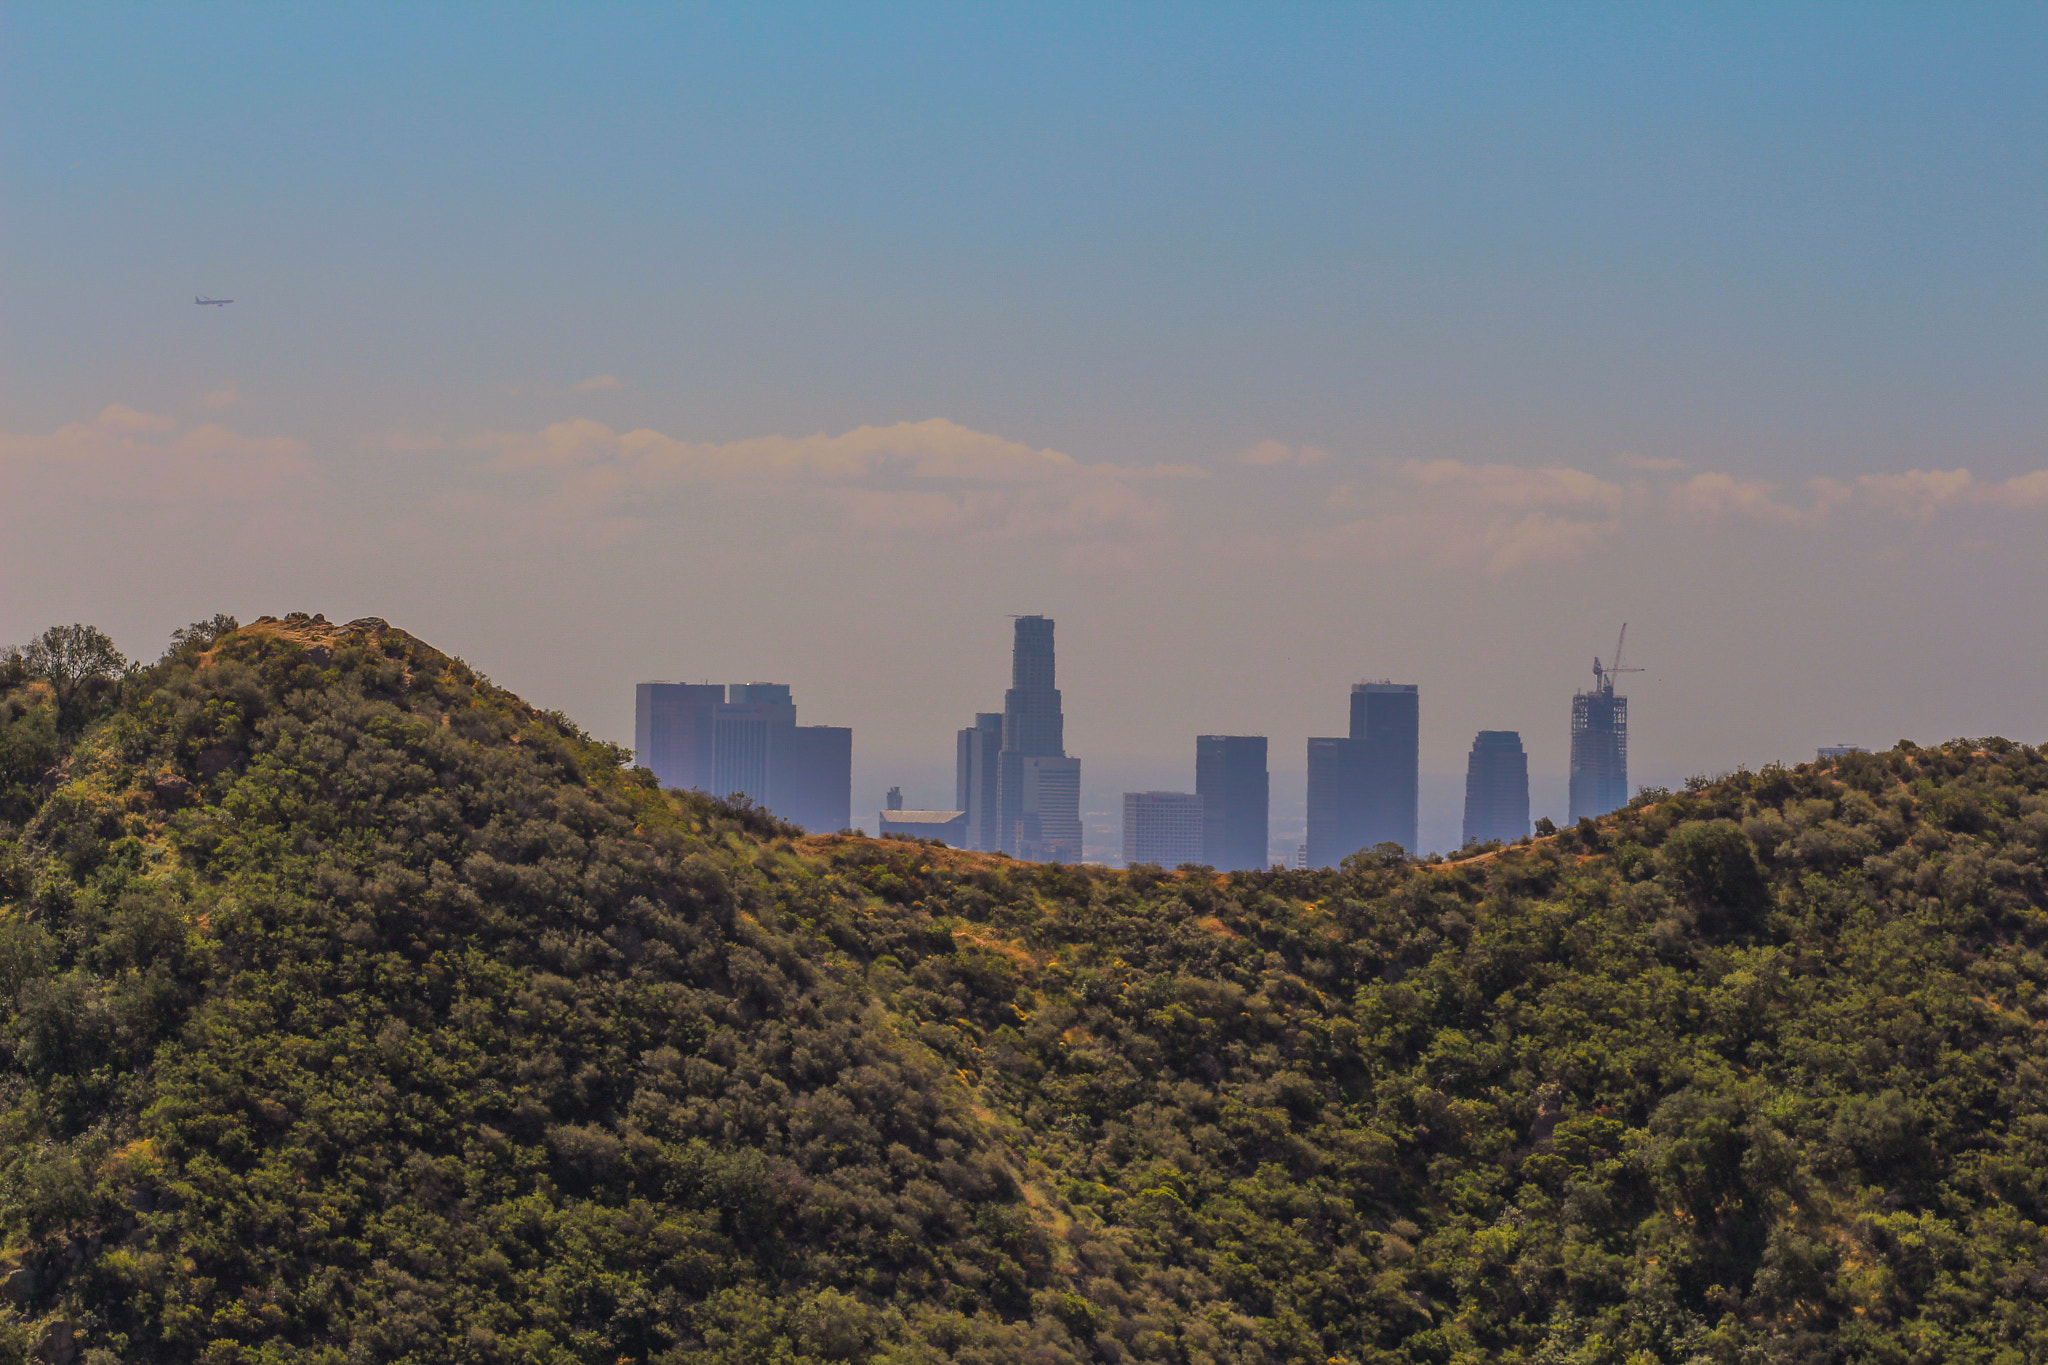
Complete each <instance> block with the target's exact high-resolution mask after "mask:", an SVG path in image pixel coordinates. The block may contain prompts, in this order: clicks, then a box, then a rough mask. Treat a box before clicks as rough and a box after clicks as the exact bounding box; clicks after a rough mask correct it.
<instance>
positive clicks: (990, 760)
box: [953, 711, 1003, 849]
mask: <svg viewBox="0 0 2048 1365" xmlns="http://www.w3.org/2000/svg"><path fill="white" fill-rule="evenodd" d="M1002 749H1003V713H1002V712H1000V711H978V712H976V713H975V716H974V724H973V725H971V726H969V727H968V728H967V729H965V730H962V731H960V732H959V733H958V734H957V736H956V737H955V744H954V757H953V804H954V805H956V806H958V807H959V808H960V809H961V810H963V811H965V812H966V813H967V832H966V834H964V835H962V836H961V838H962V840H963V844H962V846H963V847H965V848H979V849H995V848H1000V847H1001V846H1002V839H1001V836H1000V835H999V834H998V833H997V831H998V830H999V829H1000V828H1001V825H1000V822H999V815H1000V812H999V806H1000V793H1001V791H1002V787H1001V785H1000V783H998V781H997V773H996V767H997V759H998V755H1000V754H1001V753H1002Z"/></svg>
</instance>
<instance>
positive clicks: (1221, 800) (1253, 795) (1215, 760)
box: [1124, 735, 1270, 872]
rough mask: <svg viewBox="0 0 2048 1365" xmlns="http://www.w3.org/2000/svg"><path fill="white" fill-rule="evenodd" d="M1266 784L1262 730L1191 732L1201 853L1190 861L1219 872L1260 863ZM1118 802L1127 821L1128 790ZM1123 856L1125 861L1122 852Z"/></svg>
mask: <svg viewBox="0 0 2048 1365" xmlns="http://www.w3.org/2000/svg"><path fill="white" fill-rule="evenodd" d="M1268 787H1269V782H1268V776H1267V772H1266V737H1265V736H1264V735H1198V736H1196V738H1195V794H1196V795H1197V796H1198V797H1200V798H1201V803H1202V853H1201V856H1200V857H1198V858H1196V859H1193V861H1195V862H1203V863H1207V864H1209V865H1210V866H1211V867H1214V868H1216V869H1218V870H1219V871H1224V872H1240V871H1247V870H1250V869H1253V868H1261V867H1264V866H1266V863H1267V847H1266V841H1267V831H1268V824H1267V811H1268V809H1269V806H1270V800H1269V790H1268ZM1124 808H1125V811H1126V812H1127V813H1126V816H1125V819H1126V821H1128V819H1129V815H1128V811H1129V809H1130V796H1128V795H1126V796H1125V798H1124ZM1126 828H1128V824H1127V825H1126ZM1126 842H1127V843H1128V842H1129V841H1128V838H1127V839H1126ZM1125 860H1126V861H1129V855H1128V854H1126V855H1125Z"/></svg>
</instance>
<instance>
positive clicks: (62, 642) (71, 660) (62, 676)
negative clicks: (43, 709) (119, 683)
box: [20, 625, 128, 729]
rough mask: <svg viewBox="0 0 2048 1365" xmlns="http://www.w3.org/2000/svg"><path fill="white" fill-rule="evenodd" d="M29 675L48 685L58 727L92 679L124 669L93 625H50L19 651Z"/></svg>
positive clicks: (107, 678)
mask: <svg viewBox="0 0 2048 1365" xmlns="http://www.w3.org/2000/svg"><path fill="white" fill-rule="evenodd" d="M20 659H21V662H22V663H23V664H24V665H25V666H26V667H27V670H28V675H29V676H30V677H31V678H36V679H40V680H41V681H42V682H45V683H47V684H49V688H50V696H51V700H52V701H54V702H55V703H56V707H57V726H58V728H59V729H62V728H63V726H64V724H65V722H66V720H67V719H68V718H69V716H70V713H71V710H72V706H73V703H74V702H76V701H77V699H78V697H79V695H80V693H81V692H83V691H84V690H85V689H87V688H88V687H90V686H91V684H93V683H94V682H96V681H112V680H113V679H115V678H118V677H120V676H121V674H122V673H123V672H125V671H126V670H127V668H128V660H127V659H125V658H123V657H122V656H121V651H120V650H118V649H116V648H114V642H113V641H112V640H110V639H108V638H107V636H106V633H105V632H104V631H102V630H99V629H98V628H97V627H94V626H84V625H70V626H51V627H50V628H49V629H48V630H46V631H44V632H43V633H42V634H41V635H38V636H37V637H36V638H35V639H34V640H31V641H30V642H29V643H28V645H27V646H26V647H24V648H23V649H22V650H21V652H20Z"/></svg>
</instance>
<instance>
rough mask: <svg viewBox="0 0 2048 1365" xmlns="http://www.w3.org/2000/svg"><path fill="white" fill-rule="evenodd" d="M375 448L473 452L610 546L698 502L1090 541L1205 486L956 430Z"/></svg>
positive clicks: (878, 525)
mask: <svg viewBox="0 0 2048 1365" xmlns="http://www.w3.org/2000/svg"><path fill="white" fill-rule="evenodd" d="M375 444H376V445H377V446H378V447H379V448H381V449H387V450H432V449H454V450H462V451H469V452H473V453H475V454H477V455H479V456H481V457H483V458H484V463H485V467H486V468H488V469H490V470H491V471H493V472H495V473H496V474H498V475H500V476H501V477H502V479H503V480H504V481H505V482H504V483H503V484H502V485H501V487H503V488H506V489H508V490H509V489H513V488H516V487H517V486H518V485H519V484H520V483H521V482H526V483H529V484H537V486H538V490H539V493H540V495H541V496H542V497H544V498H545V499H546V500H547V503H548V505H549V507H550V509H551V515H553V516H556V517H558V518H563V517H566V518H575V519H581V520H584V521H586V522H590V523H593V524H596V523H602V527H601V528H600V533H601V534H614V533H617V531H618V530H619V527H620V524H621V523H622V522H630V523H632V524H633V525H634V526H640V525H646V524H650V523H651V520H652V519H653V518H654V517H656V516H658V515H659V508H660V506H661V505H662V500H663V499H678V498H682V497H683V495H684V494H685V492H686V491H687V490H692V489H694V490H701V491H704V492H711V493H715V494H717V495H719V496H722V497H726V498H732V499H747V498H762V497H765V498H771V499H774V500H775V501H776V502H778V503H779V504H780V505H782V506H783V507H785V508H787V507H790V506H792V505H797V504H801V505H808V506H812V507H817V508H823V509H827V510H829V511H830V512H831V513H832V514H833V515H834V516H835V517H836V518H838V519H839V520H841V521H842V522H843V523H844V524H845V525H848V526H852V527H854V528H857V529H859V530H861V531H863V532H866V533H869V534H916V533H946V532H954V533H972V534H979V535H997V536H1017V535H1026V534H1033V535H1044V536H1049V537H1053V538H1059V539H1067V540H1080V539H1086V538H1089V537H1092V536H1103V535H1130V534H1134V533H1150V532H1154V531H1157V530H1159V529H1160V528H1162V527H1163V526H1165V525H1166V523H1167V522H1168V521H1170V520H1171V513H1172V508H1171V505H1170V504H1169V503H1168V502H1166V501H1165V500H1163V499H1162V498H1161V497H1160V496H1158V495H1157V494H1155V493H1152V492H1147V491H1143V490H1144V489H1146V488H1148V487H1157V486H1158V485H1159V484H1160V483H1161V482H1163V481H1175V480H1185V479H1199V478H1204V477H1207V476H1206V474H1205V473H1204V471H1202V470H1199V469H1193V468H1190V467H1188V466H1184V465H1150V466H1143V467H1127V466H1122V465H1116V464H1109V463H1099V464H1088V463H1083V462H1082V461H1079V460H1076V459H1075V458H1074V457H1073V456H1071V455H1067V454H1065V453H1063V452H1061V451H1057V450H1048V449H1041V448H1037V447H1033V446H1029V445H1025V444H1023V443H1021V442H1017V441H1010V440H1005V439H1004V438H1002V437H1000V436H993V435H990V434H988V433H986V432H980V431H975V430H973V429H972V428H969V427H964V426H961V425H960V424H959V423H957V422H951V421H948V420H946V419H945V418H930V419H927V420H925V421H921V422H899V423H896V424H894V425H892V426H886V427H876V426H863V427H856V428H854V429H853V430H851V431H846V432H841V433H838V434H826V433H823V432H820V433H817V434H814V435H810V436H798V437H788V436H759V437H752V438H748V439H745V440H739V441H728V442H693V441H685V440H679V439H677V438H675V437H672V436H668V435H665V434H663V433H662V432H659V431H653V430H649V429H645V428H642V429H639V430H633V431H616V430H614V429H613V428H611V427H609V426H606V425H605V424H604V423H602V422H597V421H591V420H588V419H579V420H576V421H568V422H557V423H554V424H553V425H551V426H547V427H543V428H542V429H540V430H539V431H532V432H483V433H478V434H475V435H471V436H467V437H461V438H457V439H455V440H453V441H448V440H444V439H443V438H439V437H432V436H414V435H410V434H406V433H397V434H391V435H386V436H383V437H379V438H377V441H376V442H375Z"/></svg>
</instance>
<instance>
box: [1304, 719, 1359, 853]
mask: <svg viewBox="0 0 2048 1365" xmlns="http://www.w3.org/2000/svg"><path fill="white" fill-rule="evenodd" d="M1360 747H1361V746H1360V745H1359V744H1358V742H1357V741H1356V740H1351V739H1336V738H1326V739H1311V740H1310V741H1309V742H1308V842H1307V843H1305V844H1303V845H1302V857H1303V858H1304V859H1306V862H1304V863H1303V866H1306V867H1335V866H1336V865H1337V864H1338V863H1340V862H1342V861H1344V859H1345V858H1346V857H1348V856H1349V855H1350V854H1353V853H1356V852H1357V851H1358V850H1359V849H1361V848H1365V847H1367V845H1366V843H1365V817H1364V810H1363V802H1361V801H1360V799H1359V795H1360V793H1359V788H1360V786H1361V785H1362V784H1361V783H1360V782H1359V779H1358V770H1359V767H1360V764H1359V753H1358V751H1359V748H1360Z"/></svg>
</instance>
